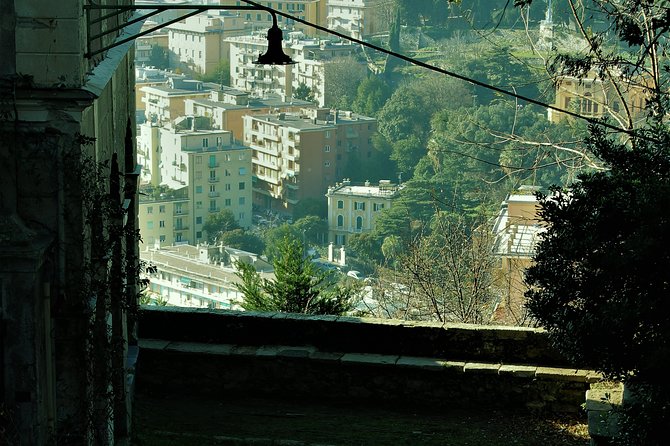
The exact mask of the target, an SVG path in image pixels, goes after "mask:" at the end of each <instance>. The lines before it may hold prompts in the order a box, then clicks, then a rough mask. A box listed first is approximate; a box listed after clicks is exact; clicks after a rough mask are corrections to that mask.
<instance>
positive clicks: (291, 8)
mask: <svg viewBox="0 0 670 446" xmlns="http://www.w3.org/2000/svg"><path fill="white" fill-rule="evenodd" d="M220 2H221V5H227V6H240V5H245V3H244V2H241V1H239V0H220ZM258 3H261V4H263V5H266V6H268V7H270V8H273V9H275V10H277V11H281V12H285V13H287V14H291V15H292V16H294V17H298V18H300V19H303V20H306V21H308V22H310V23H315V24H317V25H321V26H326V25H327V21H326V11H327V5H326V4H327V1H326V0H274V1H271V2H258ZM240 15H241V16H242V17H243V19H244V21H245V22H246V23H247V26H248V27H249V28H250V29H252V30H258V29H263V30H266V29H267V28H269V27H270V26H272V15H270V14H268V13H267V12H265V11H241V12H240ZM277 21H278V22H279V26H280V27H281V28H285V29H295V30H301V31H303V32H304V33H305V34H307V35H311V36H314V35H316V34H317V33H318V31H317V30H316V29H314V28H312V27H310V26H306V25H303V24H302V23H299V22H295V21H293V20H290V19H287V18H284V17H282V16H279V15H278V16H277Z"/></svg>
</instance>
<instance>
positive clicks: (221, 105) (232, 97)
mask: <svg viewBox="0 0 670 446" xmlns="http://www.w3.org/2000/svg"><path fill="white" fill-rule="evenodd" d="M184 102H185V109H186V114H187V115H189V116H190V115H193V116H205V117H209V118H211V120H212V128H215V129H222V130H229V131H231V132H232V133H233V138H234V139H235V140H236V141H241V140H242V138H243V131H244V122H243V119H242V118H243V117H244V116H246V115H258V114H268V113H270V112H282V113H285V112H299V111H300V110H302V109H303V108H314V107H316V106H315V105H314V104H313V103H311V102H307V101H302V100H299V99H290V100H286V99H285V98H283V97H281V96H279V95H278V94H268V95H266V96H265V97H262V98H257V97H253V96H251V95H250V94H249V93H248V92H246V91H240V90H236V89H234V88H230V87H222V88H221V89H220V90H217V91H212V92H211V94H210V98H209V99H186V100H185V101H184Z"/></svg>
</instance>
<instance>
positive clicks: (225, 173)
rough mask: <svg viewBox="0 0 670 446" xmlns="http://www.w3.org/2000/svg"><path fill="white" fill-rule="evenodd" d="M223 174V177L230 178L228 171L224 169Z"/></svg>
mask: <svg viewBox="0 0 670 446" xmlns="http://www.w3.org/2000/svg"><path fill="white" fill-rule="evenodd" d="M223 174H224V175H225V176H227V177H229V176H230V171H229V170H228V169H226V170H225V171H224V173H223Z"/></svg>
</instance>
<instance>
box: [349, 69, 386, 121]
mask: <svg viewBox="0 0 670 446" xmlns="http://www.w3.org/2000/svg"><path fill="white" fill-rule="evenodd" d="M391 93H392V91H391V87H389V85H388V84H387V83H386V82H385V81H384V80H383V79H381V78H379V77H368V78H367V79H365V80H364V81H363V82H361V83H360V85H359V86H358V89H357V90H356V97H355V99H354V102H353V104H351V108H352V109H353V110H354V111H355V112H357V113H360V114H362V115H365V116H377V113H378V112H379V110H381V108H382V107H383V106H384V103H386V101H387V100H388V98H390V97H391Z"/></svg>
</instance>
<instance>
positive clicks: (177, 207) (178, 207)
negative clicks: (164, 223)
mask: <svg viewBox="0 0 670 446" xmlns="http://www.w3.org/2000/svg"><path fill="white" fill-rule="evenodd" d="M174 213H175V214H181V213H182V210H181V203H177V204H175V205H174Z"/></svg>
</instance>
